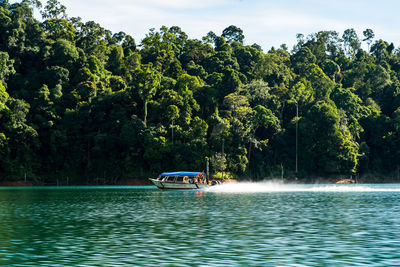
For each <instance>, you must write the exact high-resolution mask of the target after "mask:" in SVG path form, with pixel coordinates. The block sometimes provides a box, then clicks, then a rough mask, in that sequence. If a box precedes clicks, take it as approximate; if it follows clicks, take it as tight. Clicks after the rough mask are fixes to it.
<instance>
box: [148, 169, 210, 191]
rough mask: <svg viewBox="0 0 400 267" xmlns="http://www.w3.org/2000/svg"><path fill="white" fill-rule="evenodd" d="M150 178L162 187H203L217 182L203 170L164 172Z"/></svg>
mask: <svg viewBox="0 0 400 267" xmlns="http://www.w3.org/2000/svg"><path fill="white" fill-rule="evenodd" d="M149 179H150V181H152V182H153V183H154V184H155V185H156V186H157V187H158V188H160V189H201V188H207V187H210V186H212V185H215V184H217V182H216V181H212V182H211V181H209V180H208V178H207V177H206V175H205V174H204V173H203V172H184V171H180V172H163V173H161V174H160V175H159V176H158V177H157V178H156V179H154V178H149Z"/></svg>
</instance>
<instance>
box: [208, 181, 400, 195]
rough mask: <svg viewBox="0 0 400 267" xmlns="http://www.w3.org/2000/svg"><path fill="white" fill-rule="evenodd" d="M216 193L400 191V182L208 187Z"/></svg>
mask: <svg viewBox="0 0 400 267" xmlns="http://www.w3.org/2000/svg"><path fill="white" fill-rule="evenodd" d="M206 191H207V192H215V193H274V192H278V193H279V192H400V185H399V184H379V185H377V184H373V185H372V184H364V185H360V184H284V183H279V182H253V183H252V182H239V183H226V184H222V185H216V186H212V187H210V188H208V189H207V190H206Z"/></svg>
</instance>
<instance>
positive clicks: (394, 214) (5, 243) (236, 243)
mask: <svg viewBox="0 0 400 267" xmlns="http://www.w3.org/2000/svg"><path fill="white" fill-rule="evenodd" d="M399 199H400V185H399V184H390V185H340V186H339V185H282V184H274V183H258V184H254V183H239V184H230V185H222V186H218V187H213V188H211V189H210V190H205V191H162V190H158V189H156V188H155V187H153V186H126V187H0V266H3V265H5V266H157V265H158V266H363V265H365V266H399V265H400V204H399Z"/></svg>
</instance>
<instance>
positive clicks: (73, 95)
mask: <svg viewBox="0 0 400 267" xmlns="http://www.w3.org/2000/svg"><path fill="white" fill-rule="evenodd" d="M34 8H37V9H41V3H40V1H37V0H23V1H19V3H13V4H10V3H9V2H8V1H0V172H1V173H2V176H1V177H0V180H6V179H21V177H25V175H26V176H27V177H28V178H29V179H34V180H36V181H38V182H42V183H52V184H55V183H62V184H66V183H81V184H82V183H113V184H114V183H117V182H119V180H120V179H125V178H130V177H145V176H147V175H154V174H155V173H159V172H161V171H165V170H176V169H187V170H191V169H193V170H197V169H198V170H201V169H203V167H204V160H205V159H206V158H210V159H211V161H212V162H211V163H212V164H211V166H212V168H213V172H223V173H225V175H224V176H225V177H227V176H229V177H231V176H232V175H233V176H238V177H240V176H245V177H250V178H252V179H265V178H270V177H272V178H273V177H276V176H277V175H279V176H280V175H281V171H282V169H284V173H285V175H286V176H288V177H298V178H300V179H301V178H309V177H313V176H315V175H321V176H322V175H323V176H325V175H337V176H341V175H353V174H368V173H370V172H376V173H382V174H384V175H387V176H393V175H394V174H396V172H397V171H398V168H400V167H399V166H400V162H399V160H398V158H399V149H400V141H399V140H400V139H399V134H398V131H399V128H400V126H399V125H400V124H399V106H400V83H399V80H400V52H399V51H400V50H399V49H396V48H395V47H394V44H393V43H390V42H387V41H385V40H377V41H375V42H373V39H374V33H373V31H372V30H370V29H367V30H365V31H364V32H363V37H364V39H363V40H362V41H363V42H366V43H367V44H368V50H370V51H364V50H363V48H362V46H361V43H360V39H359V38H358V36H357V34H356V31H355V30H354V29H348V30H346V31H344V33H343V34H342V36H340V35H339V33H338V32H336V31H319V32H317V33H312V34H309V35H307V36H304V35H302V34H298V35H297V39H298V42H297V44H296V45H295V46H294V48H293V50H292V51H290V50H289V49H288V47H287V46H286V45H285V44H282V45H281V46H280V48H278V49H275V48H273V47H272V48H270V49H266V50H265V51H268V52H266V53H265V52H263V50H262V48H261V47H260V46H259V45H257V44H253V45H251V46H250V45H247V44H245V35H244V33H243V31H242V30H241V29H240V28H239V27H237V26H234V25H231V26H228V27H227V28H225V29H224V30H223V31H222V33H221V35H217V34H216V33H214V32H209V33H208V34H207V35H206V36H205V37H204V38H203V39H202V40H201V41H200V40H194V39H190V38H189V37H188V35H187V34H186V33H185V32H183V31H182V29H181V28H179V27H177V26H172V27H166V26H162V27H161V28H160V29H159V30H155V29H151V30H150V31H149V32H148V34H147V35H146V37H145V38H144V39H143V40H142V41H141V42H140V43H138V44H136V42H135V39H134V38H133V37H132V36H130V35H128V34H126V33H124V32H122V31H119V32H116V33H112V32H111V31H109V30H107V29H105V28H103V27H102V26H101V25H99V24H98V23H96V22H94V21H89V22H84V21H82V19H81V18H79V17H73V18H70V17H68V15H67V10H66V7H65V6H64V5H62V4H61V3H60V2H59V1H57V0H49V1H47V2H46V3H44V7H43V8H42V9H41V14H42V16H43V19H42V21H38V20H37V19H36V18H35V17H34V16H33V13H34V12H33V11H34ZM340 37H341V38H340ZM264 49H265V48H264ZM296 137H297V138H296ZM296 144H297V145H298V172H297V173H296V172H295V170H296V169H295V166H296V165H295V161H296V157H295V155H296V153H295V151H296ZM277 170H279V173H278V172H277Z"/></svg>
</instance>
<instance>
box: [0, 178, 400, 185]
mask: <svg viewBox="0 0 400 267" xmlns="http://www.w3.org/2000/svg"><path fill="white" fill-rule="evenodd" d="M379 178H380V177H379ZM379 178H377V176H375V177H374V176H372V177H371V176H365V177H362V178H357V179H354V178H343V177H342V178H339V177H335V178H322V177H312V178H311V177H310V178H307V179H292V178H287V179H285V178H284V179H264V180H259V181H251V180H241V179H239V180H236V179H228V180H226V181H225V182H228V183H229V182H239V183H240V182H253V183H262V182H277V183H283V184H391V183H400V180H398V179H393V178H389V177H386V179H379ZM102 185H104V186H113V185H115V186H121V185H153V183H151V181H150V180H148V179H143V178H130V179H125V180H121V181H119V182H117V183H115V184H102V183H90V184H56V183H43V182H40V183H38V182H35V181H30V180H27V181H25V180H17V181H0V187H5V186H7V187H12V186H20V187H24V186H60V187H61V186H102Z"/></svg>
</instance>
